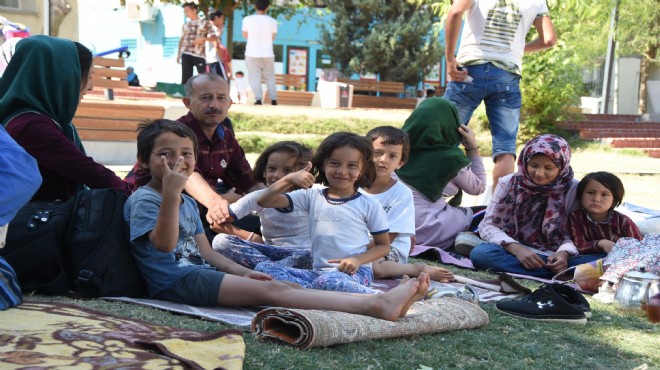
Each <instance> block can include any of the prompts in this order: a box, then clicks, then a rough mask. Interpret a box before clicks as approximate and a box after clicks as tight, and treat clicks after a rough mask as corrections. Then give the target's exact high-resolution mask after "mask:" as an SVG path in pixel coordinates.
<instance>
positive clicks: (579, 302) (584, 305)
mask: <svg viewBox="0 0 660 370" xmlns="http://www.w3.org/2000/svg"><path fill="white" fill-rule="evenodd" d="M543 288H546V289H550V288H551V289H553V290H554V291H555V292H556V293H557V294H559V295H560V296H562V298H564V299H565V300H566V302H568V303H570V304H572V305H573V306H575V307H577V308H579V309H580V310H581V311H582V312H583V313H584V316H585V317H586V318H587V319H590V318H591V306H590V305H589V302H588V301H587V299H586V298H584V296H583V295H582V293H580V292H578V291H577V290H575V289H573V288H571V287H570V286H568V285H563V284H557V283H555V284H550V285H545V286H543V287H542V288H541V289H543Z"/></svg>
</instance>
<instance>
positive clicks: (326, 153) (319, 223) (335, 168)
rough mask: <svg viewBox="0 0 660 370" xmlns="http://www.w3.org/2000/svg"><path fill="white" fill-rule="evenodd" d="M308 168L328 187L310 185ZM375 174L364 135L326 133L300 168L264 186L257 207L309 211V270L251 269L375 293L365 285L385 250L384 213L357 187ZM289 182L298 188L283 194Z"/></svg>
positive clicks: (328, 287) (300, 281) (270, 266)
mask: <svg viewBox="0 0 660 370" xmlns="http://www.w3.org/2000/svg"><path fill="white" fill-rule="evenodd" d="M312 166H313V167H312ZM312 168H313V169H314V171H315V172H316V173H317V174H318V180H319V181H320V182H321V183H322V184H323V185H326V186H327V188H312V185H313V184H314V182H315V180H316V179H315V177H314V176H313V175H312V174H311V173H309V172H307V171H309V170H310V169H312ZM375 177H376V168H375V166H374V162H373V149H372V147H371V143H370V142H369V140H367V139H366V138H365V137H362V136H359V135H356V134H352V133H348V132H337V133H334V134H332V135H330V136H328V137H327V138H326V139H325V140H323V142H322V143H321V145H320V146H319V148H318V151H317V152H316V155H315V156H314V158H313V159H312V162H311V163H309V164H308V165H307V167H306V168H305V169H304V170H301V171H298V172H294V173H291V174H288V175H286V176H284V177H283V178H282V179H280V180H279V181H277V182H276V183H274V184H272V185H271V186H269V187H268V188H266V189H265V190H264V192H263V193H262V195H261V197H260V198H259V201H258V204H259V205H260V206H262V207H268V208H281V209H286V210H290V211H296V210H299V209H300V210H303V211H306V212H307V213H309V230H310V235H311V239H312V244H311V249H312V258H313V260H314V263H313V269H312V270H304V269H294V268H287V267H282V266H277V265H273V264H263V263H262V264H259V265H257V266H256V268H255V270H256V271H261V272H265V273H267V274H269V275H271V276H273V278H274V279H276V280H288V281H292V282H295V283H298V284H300V285H302V286H304V287H311V288H314V289H324V290H338V291H345V292H358V293H375V292H376V291H375V290H374V289H371V288H369V286H370V285H371V282H372V280H373V270H372V268H371V262H373V261H376V260H378V259H379V258H382V257H385V256H386V255H387V254H388V253H389V251H390V239H389V236H388V234H387V232H388V229H389V228H388V222H387V216H386V215H385V212H384V211H383V208H382V206H381V205H380V204H379V203H378V201H377V200H376V199H374V198H372V197H369V196H366V195H363V194H362V193H360V192H358V188H359V187H360V186H362V187H368V186H370V185H371V184H372V183H373V181H374V179H375ZM292 187H299V188H300V189H299V190H295V191H292V192H290V193H286V192H287V191H289V190H290V189H291V188H292ZM285 193H286V194H285ZM368 233H371V235H372V236H373V239H374V241H373V243H370V239H369V236H368Z"/></svg>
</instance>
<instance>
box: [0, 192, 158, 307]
mask: <svg viewBox="0 0 660 370" xmlns="http://www.w3.org/2000/svg"><path fill="white" fill-rule="evenodd" d="M126 199H127V196H126V195H124V194H123V193H120V192H119V191H117V190H114V189H91V190H82V191H80V192H78V193H77V194H76V195H75V196H74V197H73V198H71V199H70V200H69V201H67V202H31V203H28V204H27V205H26V206H24V207H23V208H22V209H21V210H20V211H19V212H18V214H17V216H16V217H15V218H14V219H13V220H12V221H11V222H10V223H9V229H8V231H7V243H6V246H5V248H4V249H2V250H0V254H1V255H2V256H4V257H5V258H6V259H7V261H8V262H9V263H10V264H11V266H12V267H14V270H15V271H16V274H17V276H18V281H19V283H20V285H21V289H22V290H23V291H24V292H31V291H35V292H37V293H41V294H52V295H66V294H67V293H68V292H69V290H73V291H75V292H77V293H78V294H80V295H81V296H83V297H88V298H92V297H103V296H127V297H143V296H145V295H146V292H147V290H146V286H145V283H144V279H143V278H142V275H141V274H140V272H139V270H138V268H137V265H136V263H135V260H134V259H133V255H132V254H131V247H130V244H129V239H128V230H127V229H128V228H127V226H126V222H125V221H124V217H123V212H124V203H125V202H126Z"/></svg>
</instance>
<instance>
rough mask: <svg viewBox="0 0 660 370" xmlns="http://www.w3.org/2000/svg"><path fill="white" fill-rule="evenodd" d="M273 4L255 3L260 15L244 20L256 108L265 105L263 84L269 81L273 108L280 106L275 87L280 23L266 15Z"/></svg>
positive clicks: (267, 2)
mask: <svg viewBox="0 0 660 370" xmlns="http://www.w3.org/2000/svg"><path fill="white" fill-rule="evenodd" d="M269 5H270V2H269V1H268V0H255V2H254V9H255V10H256V14H253V15H250V16H247V17H245V18H243V28H242V29H243V37H245V39H246V40H247V45H246V46H245V64H246V66H247V70H248V80H249V81H250V86H251V87H252V92H253V93H254V98H255V102H254V104H255V105H261V104H262V102H261V100H262V98H263V90H262V89H261V80H262V79H264V80H266V86H267V87H268V95H269V96H270V101H271V104H273V105H277V85H275V53H274V52H273V40H275V35H276V34H277V21H276V20H275V19H274V18H272V17H270V16H268V15H266V11H267V10H268V6H269Z"/></svg>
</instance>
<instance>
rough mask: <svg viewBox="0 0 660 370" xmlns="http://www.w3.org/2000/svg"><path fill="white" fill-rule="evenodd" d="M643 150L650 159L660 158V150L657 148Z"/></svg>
mask: <svg viewBox="0 0 660 370" xmlns="http://www.w3.org/2000/svg"><path fill="white" fill-rule="evenodd" d="M643 150H644V152H646V154H648V155H649V157H651V158H660V149H659V148H647V149H643Z"/></svg>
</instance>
